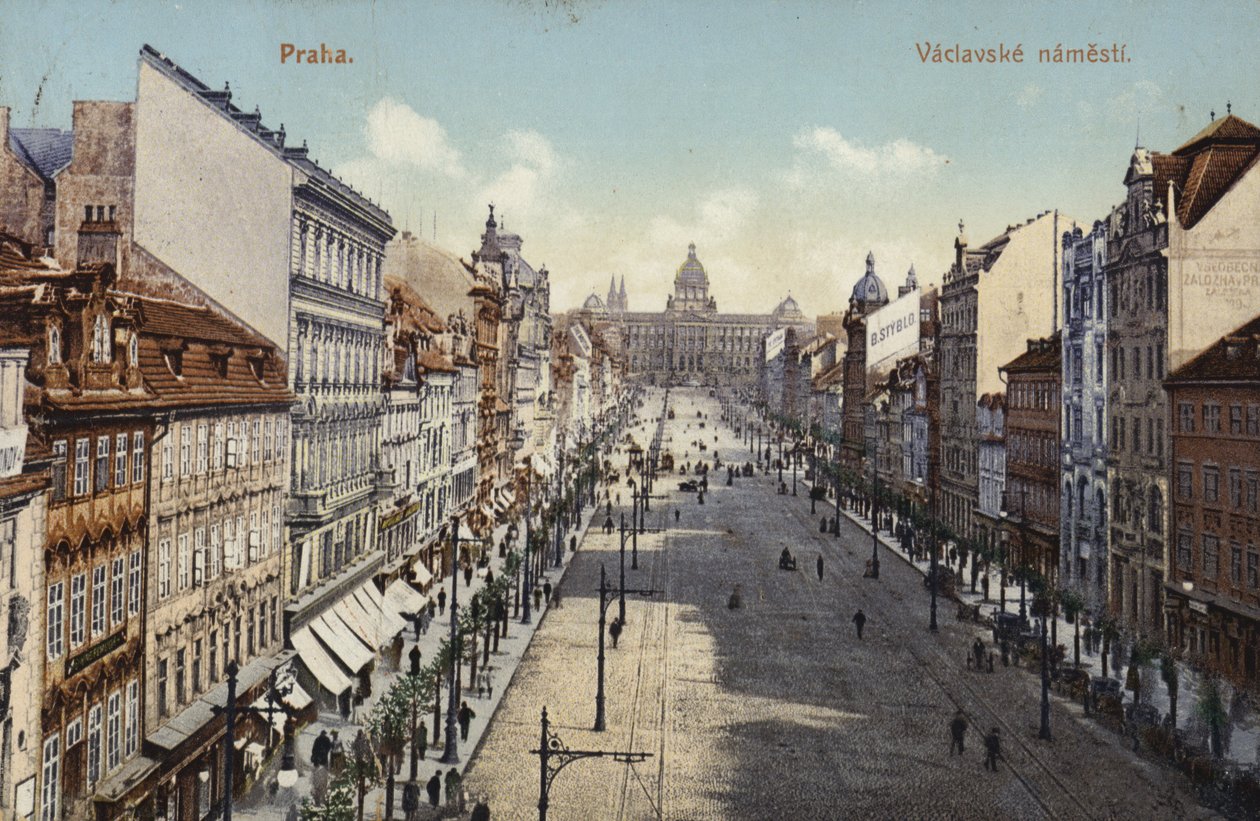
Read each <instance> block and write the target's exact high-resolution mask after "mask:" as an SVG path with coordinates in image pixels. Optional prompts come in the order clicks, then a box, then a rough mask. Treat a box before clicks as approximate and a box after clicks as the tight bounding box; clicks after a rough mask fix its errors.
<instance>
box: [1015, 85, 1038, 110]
mask: <svg viewBox="0 0 1260 821" xmlns="http://www.w3.org/2000/svg"><path fill="white" fill-rule="evenodd" d="M1045 93H1046V90H1045V89H1044V88H1042V87H1041V86H1039V85H1037V84H1036V83H1028V84H1027V85H1025V86H1024V87H1023V88H1021V89H1020V90H1019V91H1018V92H1016V94H1015V104H1016V105H1018V106H1019V107H1020V108H1032V107H1033V106H1034V105H1036V104H1037V101H1038V100H1040V99H1041V97H1042V95H1044V94H1045Z"/></svg>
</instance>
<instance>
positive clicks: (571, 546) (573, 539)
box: [569, 533, 577, 553]
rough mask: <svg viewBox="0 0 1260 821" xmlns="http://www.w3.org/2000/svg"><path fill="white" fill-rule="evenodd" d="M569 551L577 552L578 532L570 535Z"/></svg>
mask: <svg viewBox="0 0 1260 821" xmlns="http://www.w3.org/2000/svg"><path fill="white" fill-rule="evenodd" d="M569 552H570V553H576V552H577V534H576V533H574V534H573V535H572V536H570V537H569Z"/></svg>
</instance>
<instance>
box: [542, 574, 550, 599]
mask: <svg viewBox="0 0 1260 821" xmlns="http://www.w3.org/2000/svg"><path fill="white" fill-rule="evenodd" d="M543 601H545V602H546V603H547V604H551V579H548V580H547V581H545V582H543Z"/></svg>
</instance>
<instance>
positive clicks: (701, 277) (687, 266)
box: [677, 242, 708, 285]
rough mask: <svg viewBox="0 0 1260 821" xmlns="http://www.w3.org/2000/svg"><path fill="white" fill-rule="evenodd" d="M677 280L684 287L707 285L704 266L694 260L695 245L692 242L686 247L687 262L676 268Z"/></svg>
mask: <svg viewBox="0 0 1260 821" xmlns="http://www.w3.org/2000/svg"><path fill="white" fill-rule="evenodd" d="M677 279H678V281H679V282H680V283H683V284H685V285H707V284H708V276H707V275H706V274H705V272H704V266H703V265H701V264H700V260H698V259H696V244H695V243H694V242H693V243H691V244H690V245H688V246H687V261H686V262H684V263H683V264H682V265H680V266H678V276H677Z"/></svg>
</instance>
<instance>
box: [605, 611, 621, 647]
mask: <svg viewBox="0 0 1260 821" xmlns="http://www.w3.org/2000/svg"><path fill="white" fill-rule="evenodd" d="M608 635H609V636H611V637H612V643H613V649H614V650H616V649H617V639H619V638H621V619H618V618H614V619H613V620H612V624H610V625H608Z"/></svg>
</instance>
